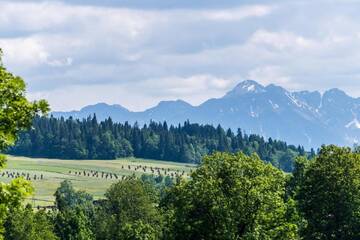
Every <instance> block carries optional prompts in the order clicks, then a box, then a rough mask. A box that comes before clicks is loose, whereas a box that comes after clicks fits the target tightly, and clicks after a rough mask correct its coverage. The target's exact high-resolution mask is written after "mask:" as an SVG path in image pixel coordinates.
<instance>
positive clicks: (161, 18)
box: [0, 0, 360, 109]
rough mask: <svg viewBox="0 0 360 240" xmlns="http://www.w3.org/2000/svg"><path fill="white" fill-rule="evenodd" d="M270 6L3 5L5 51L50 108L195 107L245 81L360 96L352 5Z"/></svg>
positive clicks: (359, 46)
mask: <svg viewBox="0 0 360 240" xmlns="http://www.w3.org/2000/svg"><path fill="white" fill-rule="evenodd" d="M269 2H270V1H269ZM273 3H274V4H272V3H270V4H262V5H258V4H257V5H254V4H250V5H239V6H236V7H232V8H229V7H228V8H226V7H225V8H220V7H217V8H211V9H210V8H209V9H206V8H191V7H189V8H183V9H179V8H171V9H166V8H161V10H157V9H155V8H141V7H138V8H116V7H111V6H108V7H99V6H91V5H87V6H85V5H80V4H78V5H70V4H65V3H62V2H60V1H59V2H54V1H45V2H44V1H41V2H40V1H33V2H27V3H25V2H22V1H16V2H14V1H10V0H9V1H1V0H0V9H1V11H0V29H1V33H0V47H1V48H3V49H4V54H5V56H4V62H5V64H6V66H7V67H8V69H10V70H11V71H13V72H14V73H16V74H18V75H20V76H22V77H24V79H25V80H26V81H27V83H28V87H29V91H30V92H29V93H30V94H31V96H33V97H35V96H44V97H46V98H48V99H49V100H50V103H51V104H52V105H53V108H54V109H72V108H75V107H76V108H78V107H80V106H82V105H86V104H88V103H94V102H97V101H106V102H109V103H120V104H124V105H125V106H127V107H129V108H130V109H142V108H145V107H148V106H152V105H154V104H155V103H156V102H157V101H159V100H163V99H178V98H182V99H184V100H187V101H189V102H191V103H193V104H199V103H201V102H202V101H204V100H205V99H208V98H211V97H220V96H221V95H223V94H224V93H225V92H227V91H228V89H229V88H231V87H232V86H234V85H236V82H239V81H241V80H244V79H245V78H252V79H254V80H258V81H260V82H262V83H264V84H268V83H276V84H279V85H282V86H283V87H286V88H290V89H309V90H314V89H320V90H323V89H326V88H331V87H340V88H342V87H343V88H344V89H346V90H349V91H350V92H351V93H353V94H358V91H357V92H356V89H358V88H360V82H359V81H358V80H359V78H358V76H359V70H358V67H357V65H356V63H357V62H359V61H360V41H359V35H360V34H359V30H358V29H360V18H359V17H358V14H357V12H356V11H354V9H355V8H354V6H353V5H352V4H351V3H341V4H340V3H338V4H335V5H334V4H323V2H322V1H321V3H318V2H316V1H312V2H310V1H308V2H306V1H305V2H301V3H300V4H299V3H294V2H293V1H291V2H290V1H289V2H286V1H281V3H279V2H275V1H273ZM339 4H340V5H341V8H339V6H340V5H339ZM319 7H321V8H322V10H323V11H322V12H321V13H319V11H318V9H319ZM309 21H311V24H308V23H309ZM79 92H80V93H81V94H79Z"/></svg>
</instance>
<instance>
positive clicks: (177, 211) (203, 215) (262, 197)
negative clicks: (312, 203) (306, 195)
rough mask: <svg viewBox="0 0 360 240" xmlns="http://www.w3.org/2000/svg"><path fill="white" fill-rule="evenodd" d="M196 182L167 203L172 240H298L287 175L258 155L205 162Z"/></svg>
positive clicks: (221, 156) (213, 158) (179, 186)
mask: <svg viewBox="0 0 360 240" xmlns="http://www.w3.org/2000/svg"><path fill="white" fill-rule="evenodd" d="M191 178H192V179H191V180H190V181H187V182H186V181H185V182H184V181H182V182H180V183H179V184H177V185H176V186H175V187H174V188H173V189H172V190H171V191H170V193H169V195H168V196H167V197H166V198H165V199H164V200H163V203H162V206H163V207H164V208H165V209H166V212H167V213H168V218H169V221H168V223H169V224H170V226H168V239H296V238H297V226H296V225H295V224H294V223H291V222H289V221H288V220H289V219H288V216H287V213H288V207H287V204H286V202H285V200H284V195H285V191H284V186H285V175H284V174H283V173H282V172H281V171H280V170H278V169H276V168H274V167H273V166H271V165H270V164H265V163H264V162H263V161H261V160H260V159H259V158H258V157H257V155H252V156H246V155H245V154H242V153H238V154H228V153H216V154H213V155H211V156H208V157H205V159H204V161H203V163H202V164H201V166H200V167H199V168H198V169H197V170H196V171H195V172H194V173H193V174H192V176H191Z"/></svg>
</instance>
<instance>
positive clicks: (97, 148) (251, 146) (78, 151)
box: [8, 115, 315, 172]
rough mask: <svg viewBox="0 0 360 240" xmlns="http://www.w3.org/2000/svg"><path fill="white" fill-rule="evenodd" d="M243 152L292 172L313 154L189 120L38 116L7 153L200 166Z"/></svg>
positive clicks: (258, 137)
mask: <svg viewBox="0 0 360 240" xmlns="http://www.w3.org/2000/svg"><path fill="white" fill-rule="evenodd" d="M217 151H219V152H231V153H235V152H238V151H242V152H244V153H245V154H248V155H250V154H251V153H257V154H258V155H259V157H260V158H261V159H263V160H264V161H266V162H270V163H272V164H273V165H274V166H276V167H278V168H280V169H282V170H284V171H287V172H290V171H292V169H293V162H294V159H295V157H297V156H306V157H309V158H311V157H313V156H314V155H315V151H314V150H313V149H311V151H310V152H306V151H305V150H304V148H303V147H302V146H297V147H296V146H294V145H288V144H286V143H285V142H283V141H278V140H273V139H271V138H269V139H268V140H265V139H264V138H263V137H261V136H259V135H255V134H250V135H248V134H245V133H243V132H242V131H241V130H240V129H238V131H237V132H236V133H234V132H233V131H232V130H231V129H227V130H225V129H223V128H222V127H221V126H220V125H218V126H217V127H214V126H212V125H199V124H196V123H190V122H189V121H186V122H184V124H182V125H181V124H179V125H178V126H173V125H170V126H168V124H167V123H166V122H163V123H156V122H150V123H149V124H148V125H146V124H145V125H144V126H142V127H140V126H138V124H134V125H130V124H128V123H124V124H123V123H115V122H113V121H112V120H111V118H108V119H107V120H105V121H101V122H98V121H97V119H96V116H95V115H94V116H89V117H88V118H87V119H82V120H78V119H73V118H69V119H64V118H60V119H57V118H53V117H49V118H48V117H36V118H35V119H34V121H33V124H32V128H31V129H30V130H27V131H24V132H21V133H20V136H19V138H18V141H17V142H16V144H15V146H13V147H11V148H10V149H9V150H8V153H9V154H13V155H21V156H28V157H44V158H60V159H116V158H121V157H129V156H134V157H137V158H146V159H157V160H168V161H176V162H187V163H200V162H201V159H202V158H203V157H204V156H205V155H208V154H211V153H214V152H217Z"/></svg>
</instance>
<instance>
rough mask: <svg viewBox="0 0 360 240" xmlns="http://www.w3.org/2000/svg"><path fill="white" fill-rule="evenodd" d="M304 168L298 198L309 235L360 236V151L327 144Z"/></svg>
mask: <svg viewBox="0 0 360 240" xmlns="http://www.w3.org/2000/svg"><path fill="white" fill-rule="evenodd" d="M300 167H301V166H300ZM301 168H302V170H301V171H302V172H304V173H303V174H302V175H303V177H302V178H301V181H300V182H299V184H298V193H297V199H298V201H299V207H300V212H301V213H302V214H303V216H304V218H305V220H306V221H307V225H306V227H305V229H304V237H305V239H360V231H359V229H360V154H359V153H356V152H352V151H351V149H350V148H340V147H336V146H333V145H331V146H324V147H322V148H321V150H320V153H319V155H318V156H317V157H316V158H315V159H314V160H313V161H311V162H310V163H309V165H308V166H306V168H305V170H304V168H303V167H301Z"/></svg>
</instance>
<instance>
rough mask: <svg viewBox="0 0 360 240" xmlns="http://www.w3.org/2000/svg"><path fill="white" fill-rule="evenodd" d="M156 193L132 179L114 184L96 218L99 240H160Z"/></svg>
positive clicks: (159, 220)
mask: <svg viewBox="0 0 360 240" xmlns="http://www.w3.org/2000/svg"><path fill="white" fill-rule="evenodd" d="M154 194H155V191H153V189H151V186H149V185H147V183H144V182H143V181H141V180H139V179H135V178H133V177H129V178H126V179H125V180H123V181H120V182H118V183H115V184H113V185H112V186H111V187H110V188H109V189H108V190H107V192H106V194H105V197H106V199H105V200H104V201H103V202H102V205H101V207H100V208H99V210H98V215H97V224H98V226H97V239H103V240H111V239H129V240H130V239H139V240H140V239H141V240H152V239H159V238H160V236H161V218H160V214H159V212H158V210H157V208H156V206H155V204H156V201H155V200H156V199H157V198H156V197H154V196H153V195H154Z"/></svg>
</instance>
